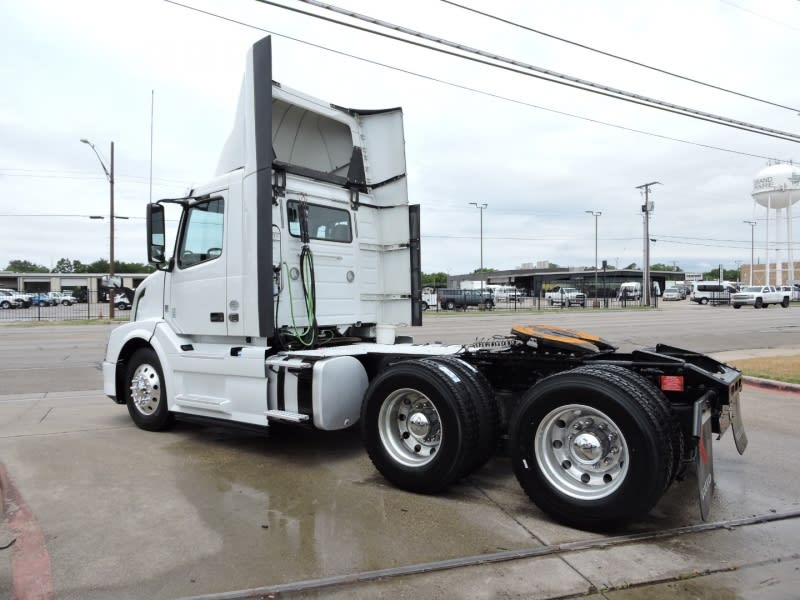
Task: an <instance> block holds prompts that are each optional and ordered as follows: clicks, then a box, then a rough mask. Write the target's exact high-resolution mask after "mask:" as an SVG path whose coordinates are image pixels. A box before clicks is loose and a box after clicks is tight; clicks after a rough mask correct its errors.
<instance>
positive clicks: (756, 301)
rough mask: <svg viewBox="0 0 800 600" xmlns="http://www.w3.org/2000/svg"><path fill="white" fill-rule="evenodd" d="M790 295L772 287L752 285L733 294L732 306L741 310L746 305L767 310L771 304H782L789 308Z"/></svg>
mask: <svg viewBox="0 0 800 600" xmlns="http://www.w3.org/2000/svg"><path fill="white" fill-rule="evenodd" d="M789 294H790V293H789V292H782V291H781V290H779V289H777V288H775V286H772V285H751V286H747V287H743V288H742V289H741V290H740V291H738V292H736V293H735V294H731V304H732V305H733V308H741V307H742V306H744V305H745V304H748V305H751V306H752V307H753V308H767V307H768V306H769V305H770V304H780V305H781V306H783V307H784V308H788V307H789Z"/></svg>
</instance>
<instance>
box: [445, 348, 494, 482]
mask: <svg viewBox="0 0 800 600" xmlns="http://www.w3.org/2000/svg"><path fill="white" fill-rule="evenodd" d="M430 360H431V361H432V362H435V363H438V364H440V365H444V366H445V367H447V368H449V369H452V370H453V371H454V372H455V374H456V375H457V376H458V377H459V378H461V379H462V380H463V381H464V384H465V391H466V392H467V393H468V394H469V395H470V397H469V398H463V400H466V401H468V402H469V403H470V405H471V406H474V407H475V412H476V415H477V418H478V440H477V442H476V443H475V452H474V455H473V456H472V460H471V462H470V463H469V464H466V465H465V466H464V469H463V471H462V475H463V476H464V477H466V476H467V475H469V474H470V473H472V472H473V471H476V470H478V469H480V468H481V467H482V466H483V465H485V464H486V463H487V462H488V460H489V459H490V458H491V457H492V456H493V455H494V453H495V451H496V450H497V447H498V443H499V441H500V405H499V404H498V402H497V400H496V399H495V397H494V391H493V390H492V386H491V384H490V383H489V381H488V380H487V379H486V377H485V376H484V375H483V373H481V372H480V371H479V370H478V369H476V368H475V367H473V366H472V365H471V364H469V363H468V362H466V361H464V360H461V359H460V358H457V357H454V356H438V357H435V358H432V359H430Z"/></svg>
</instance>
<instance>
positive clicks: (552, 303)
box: [550, 298, 555, 306]
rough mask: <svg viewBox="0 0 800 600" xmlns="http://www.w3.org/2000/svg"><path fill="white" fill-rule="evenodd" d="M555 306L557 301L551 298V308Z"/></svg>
mask: <svg viewBox="0 0 800 600" xmlns="http://www.w3.org/2000/svg"><path fill="white" fill-rule="evenodd" d="M553 305H555V301H554V300H553V299H552V298H550V306H553Z"/></svg>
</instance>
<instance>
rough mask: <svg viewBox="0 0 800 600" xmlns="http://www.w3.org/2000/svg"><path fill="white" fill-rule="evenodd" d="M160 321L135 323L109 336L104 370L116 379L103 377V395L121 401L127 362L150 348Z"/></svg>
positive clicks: (120, 327) (124, 325)
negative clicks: (142, 349)
mask: <svg viewBox="0 0 800 600" xmlns="http://www.w3.org/2000/svg"><path fill="white" fill-rule="evenodd" d="M157 325H158V321H155V320H154V321H133V322H130V323H125V324H123V325H120V326H119V327H117V328H115V329H114V330H113V331H112V332H111V333H110V334H109V336H108V346H107V348H106V357H105V362H104V365H103V369H104V370H106V369H109V372H113V373H114V377H105V376H104V377H103V388H104V389H103V393H105V394H106V395H107V396H109V397H111V398H115V400H116V401H117V402H119V401H120V396H119V394H118V391H119V390H118V388H119V385H120V381H121V380H122V378H123V377H124V376H125V361H126V359H127V358H128V357H129V356H130V355H131V354H133V352H135V351H136V350H137V349H138V348H141V347H144V346H148V345H150V344H149V341H150V339H151V338H152V336H153V332H154V331H155V328H156V326H157Z"/></svg>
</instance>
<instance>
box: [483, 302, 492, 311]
mask: <svg viewBox="0 0 800 600" xmlns="http://www.w3.org/2000/svg"><path fill="white" fill-rule="evenodd" d="M483 307H484V308H485V309H486V310H491V309H493V308H494V302H492V301H491V300H487V301H486V302H484V303H483Z"/></svg>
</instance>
